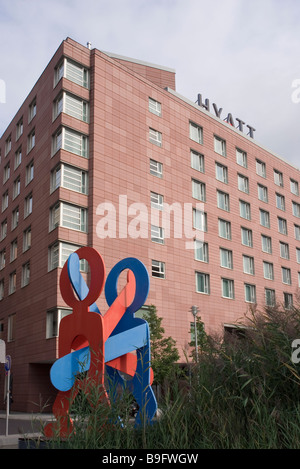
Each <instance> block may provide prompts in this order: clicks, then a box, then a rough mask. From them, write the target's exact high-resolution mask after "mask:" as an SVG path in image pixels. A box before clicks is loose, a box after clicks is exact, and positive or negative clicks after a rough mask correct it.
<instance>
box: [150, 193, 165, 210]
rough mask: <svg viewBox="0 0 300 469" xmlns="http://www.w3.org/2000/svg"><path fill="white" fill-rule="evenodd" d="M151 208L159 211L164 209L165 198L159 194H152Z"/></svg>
mask: <svg viewBox="0 0 300 469" xmlns="http://www.w3.org/2000/svg"><path fill="white" fill-rule="evenodd" d="M150 201H151V207H152V208H156V209H157V210H163V209H164V196H163V195H161V194H158V193H157V192H151V193H150Z"/></svg>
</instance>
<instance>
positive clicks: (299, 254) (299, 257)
mask: <svg viewBox="0 0 300 469" xmlns="http://www.w3.org/2000/svg"><path fill="white" fill-rule="evenodd" d="M296 259H297V262H298V264H299V263H300V248H296Z"/></svg>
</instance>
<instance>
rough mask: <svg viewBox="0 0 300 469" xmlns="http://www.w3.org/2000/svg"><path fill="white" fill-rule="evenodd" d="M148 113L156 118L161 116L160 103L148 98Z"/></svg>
mask: <svg viewBox="0 0 300 469" xmlns="http://www.w3.org/2000/svg"><path fill="white" fill-rule="evenodd" d="M149 111H150V112H152V114H155V115H156V116H161V103H160V102H159V101H156V100H155V99H153V98H150V97H149Z"/></svg>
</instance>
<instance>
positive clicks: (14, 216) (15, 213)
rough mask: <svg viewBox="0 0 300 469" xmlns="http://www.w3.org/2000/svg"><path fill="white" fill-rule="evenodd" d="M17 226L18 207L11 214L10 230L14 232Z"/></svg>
mask: <svg viewBox="0 0 300 469" xmlns="http://www.w3.org/2000/svg"><path fill="white" fill-rule="evenodd" d="M18 224H19V207H17V208H15V210H13V212H12V218H11V229H12V230H14V229H15V228H17V226H18Z"/></svg>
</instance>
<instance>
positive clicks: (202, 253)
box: [194, 239, 208, 262]
mask: <svg viewBox="0 0 300 469" xmlns="http://www.w3.org/2000/svg"><path fill="white" fill-rule="evenodd" d="M194 243H195V244H194V246H195V259H196V261H201V262H208V244H207V243H204V242H203V241H199V240H198V239H195V241H194Z"/></svg>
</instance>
